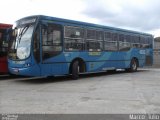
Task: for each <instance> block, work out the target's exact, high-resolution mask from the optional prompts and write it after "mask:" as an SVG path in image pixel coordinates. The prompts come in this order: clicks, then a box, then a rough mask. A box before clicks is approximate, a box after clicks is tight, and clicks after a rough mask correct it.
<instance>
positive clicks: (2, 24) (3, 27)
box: [0, 23, 12, 29]
mask: <svg viewBox="0 0 160 120" xmlns="http://www.w3.org/2000/svg"><path fill="white" fill-rule="evenodd" d="M11 27H12V25H11V24H5V23H0V29H6V28H11Z"/></svg>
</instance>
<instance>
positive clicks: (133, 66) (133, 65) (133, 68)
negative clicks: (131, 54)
mask: <svg viewBox="0 0 160 120" xmlns="http://www.w3.org/2000/svg"><path fill="white" fill-rule="evenodd" d="M137 68H138V62H137V60H136V59H132V60H131V63H130V68H129V69H126V70H127V71H129V72H136V71H137Z"/></svg>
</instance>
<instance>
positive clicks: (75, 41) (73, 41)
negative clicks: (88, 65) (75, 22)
mask: <svg viewBox="0 0 160 120" xmlns="http://www.w3.org/2000/svg"><path fill="white" fill-rule="evenodd" d="M64 38H65V39H64V40H65V50H66V51H82V50H84V29H83V28H80V27H72V26H65V37H64Z"/></svg>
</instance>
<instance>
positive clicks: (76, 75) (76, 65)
mask: <svg viewBox="0 0 160 120" xmlns="http://www.w3.org/2000/svg"><path fill="white" fill-rule="evenodd" d="M79 68H80V67H79V62H78V61H75V62H74V63H73V64H72V72H71V74H72V79H74V80H77V79H78V78H79Z"/></svg>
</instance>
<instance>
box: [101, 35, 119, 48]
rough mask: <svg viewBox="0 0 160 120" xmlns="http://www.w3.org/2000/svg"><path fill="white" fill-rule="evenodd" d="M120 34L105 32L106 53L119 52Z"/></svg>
mask: <svg viewBox="0 0 160 120" xmlns="http://www.w3.org/2000/svg"><path fill="white" fill-rule="evenodd" d="M117 41H118V34H117V33H111V32H105V39H104V50H106V51H117V50H118V43H117Z"/></svg>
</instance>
